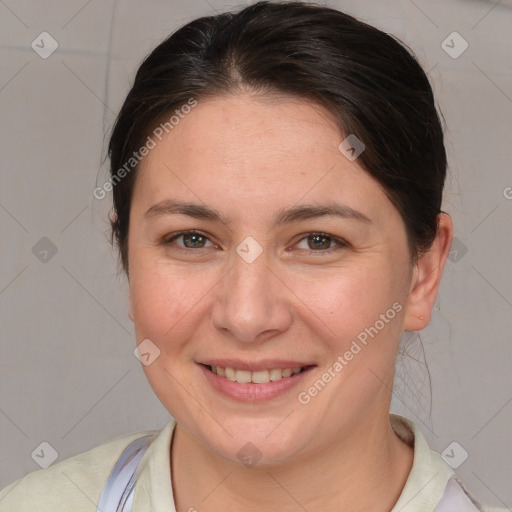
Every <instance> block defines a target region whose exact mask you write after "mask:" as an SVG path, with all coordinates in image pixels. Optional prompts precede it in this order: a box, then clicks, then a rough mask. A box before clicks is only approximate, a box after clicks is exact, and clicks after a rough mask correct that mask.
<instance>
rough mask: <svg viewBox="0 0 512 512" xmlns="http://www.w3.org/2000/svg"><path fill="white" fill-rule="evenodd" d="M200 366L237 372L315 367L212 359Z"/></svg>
mask: <svg viewBox="0 0 512 512" xmlns="http://www.w3.org/2000/svg"><path fill="white" fill-rule="evenodd" d="M199 364H204V365H207V366H220V367H222V368H234V369H236V370H247V371H250V372H257V371H261V370H272V369H273V368H280V369H281V370H284V369H286V368H291V369H293V368H304V367H306V366H315V365H314V364H312V363H304V362H300V361H284V360H282V359H281V360H277V359H264V360H262V361H257V362H256V361H241V360H239V359H210V360H208V361H199Z"/></svg>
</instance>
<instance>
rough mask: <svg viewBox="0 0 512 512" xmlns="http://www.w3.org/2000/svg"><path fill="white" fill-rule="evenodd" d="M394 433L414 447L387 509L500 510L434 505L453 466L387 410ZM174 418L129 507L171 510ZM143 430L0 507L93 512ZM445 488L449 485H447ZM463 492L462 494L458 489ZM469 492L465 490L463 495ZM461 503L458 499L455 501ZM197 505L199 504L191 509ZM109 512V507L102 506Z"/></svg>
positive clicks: (10, 491)
mask: <svg viewBox="0 0 512 512" xmlns="http://www.w3.org/2000/svg"><path fill="white" fill-rule="evenodd" d="M390 422H391V425H392V427H393V429H394V430H395V432H396V433H397V434H398V435H399V436H400V437H401V438H402V439H403V440H404V441H405V442H407V443H408V444H410V445H411V446H414V461H413V465H412V469H411V472H410V473H409V476H408V479H407V481H406V484H405V486H404V488H403V490H402V493H401V495H400V497H399V499H398V502H397V503H396V504H395V506H394V507H393V509H392V510H391V512H477V511H482V512H504V511H505V510H506V509H496V508H494V509H493V508H490V507H486V506H483V505H481V504H479V503H478V502H476V500H474V498H472V497H470V495H469V493H467V491H466V492H465V493H464V494H463V498H462V500H463V503H462V505H463V508H464V510H459V509H460V508H461V507H460V506H459V509H458V510H453V509H452V508H446V509H444V510H442V511H440V510H437V511H436V507H437V505H438V503H439V501H440V500H441V497H442V495H443V493H444V492H445V489H446V488H447V484H448V483H450V484H453V483H454V480H453V478H454V477H455V474H454V472H453V470H452V468H451V467H450V466H449V465H448V464H447V463H446V462H445V461H444V460H443V458H442V457H441V456H440V455H439V454H438V453H436V452H434V451H432V450H430V448H429V446H428V444H427V442H426V440H425V438H424V437H423V435H422V433H421V431H420V430H419V429H418V427H417V426H416V425H415V424H414V423H413V422H412V421H410V420H408V419H406V418H403V417H402V416H398V415H395V414H390ZM175 425H176V423H175V420H174V419H172V420H171V421H170V422H169V423H168V424H167V425H166V426H165V427H164V428H162V429H161V430H160V431H159V432H158V434H157V436H156V437H155V439H154V440H153V442H152V443H151V445H150V446H149V448H148V450H147V451H146V453H145V454H144V457H143V459H142V461H141V464H142V465H143V469H142V472H141V473H140V476H139V479H138V481H137V485H136V488H135V496H134V501H133V512H176V509H175V506H174V498H173V493H172V486H171V478H170V467H171V465H170V445H171V440H172V434H173V432H174V427H175ZM154 432H157V431H154V430H153V431H146V432H138V433H135V434H130V435H126V436H122V437H118V438H116V439H113V440H111V441H109V442H107V443H104V444H102V445H99V446H96V447H95V448H93V449H91V450H89V451H87V452H85V453H81V454H79V455H76V456H75V457H71V458H68V459H65V460H63V461H61V462H58V463H55V464H54V465H52V466H50V467H48V468H46V469H40V470H38V471H34V472H32V473H29V474H27V475H25V476H24V477H22V478H20V479H19V480H16V481H15V482H13V483H11V484H10V485H8V486H7V487H6V488H4V489H3V490H2V491H0V512H34V511H37V512H64V511H65V512H70V511H72V512H96V510H97V505H98V502H99V499H100V496H101V493H102V491H103V488H104V486H105V483H106V481H107V479H108V477H109V475H110V472H111V470H112V468H113V467H114V464H115V463H116V461H117V459H118V458H119V456H120V455H121V453H122V452H123V450H124V448H125V447H126V446H127V445H128V444H130V442H131V441H133V440H134V439H136V438H138V437H141V436H142V435H144V434H151V433H154ZM448 487H450V485H448ZM461 494H462V493H461ZM466 494H468V495H466ZM459 503H461V502H459ZM193 507H194V508H196V509H197V510H200V508H201V507H200V503H197V504H195V506H194V504H191V505H190V510H194V508H193ZM103 512H109V511H103Z"/></svg>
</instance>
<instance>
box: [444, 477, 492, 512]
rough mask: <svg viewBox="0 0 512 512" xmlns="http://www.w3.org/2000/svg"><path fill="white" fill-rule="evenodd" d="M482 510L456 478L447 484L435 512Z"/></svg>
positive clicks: (472, 511)
mask: <svg viewBox="0 0 512 512" xmlns="http://www.w3.org/2000/svg"><path fill="white" fill-rule="evenodd" d="M481 510H482V509H481V508H480V507H478V506H477V505H475V504H474V503H473V501H472V500H471V499H470V498H469V497H468V495H467V494H466V493H465V492H464V490H463V488H462V487H461V485H460V484H459V482H458V481H457V479H456V478H454V477H452V478H450V479H449V480H448V482H447V483H446V487H445V489H444V493H443V496H442V497H441V500H440V501H439V503H438V504H437V507H436V509H435V511H434V512H481Z"/></svg>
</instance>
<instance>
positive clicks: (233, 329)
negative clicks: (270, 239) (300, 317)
mask: <svg viewBox="0 0 512 512" xmlns="http://www.w3.org/2000/svg"><path fill="white" fill-rule="evenodd" d="M292 296H293V292H292V291H291V290H290V289H289V288H288V286H287V283H285V282H284V280H283V279H282V277H280V276H279V275H278V270H277V269H274V268H272V267H271V265H270V264H269V258H268V257H267V254H266V252H265V251H263V253H262V254H260V255H259V256H258V257H257V258H256V260H254V261H252V262H249V261H248V260H245V259H244V258H243V257H241V256H240V255H239V254H237V253H235V254H234V256H233V258H232V263H231V266H230V268H229V269H228V272H227V275H226V276H225V277H224V279H222V280H221V282H220V283H219V288H218V294H217V296H216V300H215V304H214V306H213V311H212V323H213V325H214V327H215V328H216V329H218V330H220V331H223V334H224V336H226V335H228V336H230V337H232V338H234V339H236V340H237V341H241V342H244V343H253V342H261V341H264V340H267V339H269V338H271V337H274V336H276V335H278V334H279V333H281V332H284V331H286V329H288V327H289V326H290V324H291V322H292V312H291V302H290V297H292Z"/></svg>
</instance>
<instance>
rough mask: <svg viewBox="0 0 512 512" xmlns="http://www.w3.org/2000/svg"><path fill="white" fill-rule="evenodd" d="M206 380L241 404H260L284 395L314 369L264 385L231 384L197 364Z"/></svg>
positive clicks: (312, 367) (248, 383)
mask: <svg viewBox="0 0 512 512" xmlns="http://www.w3.org/2000/svg"><path fill="white" fill-rule="evenodd" d="M199 367H200V369H201V371H202V372H203V375H204V376H205V377H206V380H208V382H209V383H210V384H211V385H212V386H213V387H214V388H215V389H216V390H217V391H220V392H221V393H222V394H224V395H226V396H228V397H230V398H233V399H235V400H240V401H242V402H262V401H265V400H271V399H272V398H275V397H276V396H279V395H282V394H284V393H285V392H286V391H288V390H289V389H291V388H292V387H293V386H296V385H297V384H298V383H299V382H301V381H302V380H303V378H304V376H305V375H309V373H310V372H311V370H313V369H314V368H315V367H314V366H311V367H309V368H307V369H306V370H304V371H302V372H300V373H296V374H295V375H291V376H290V377H283V378H282V379H280V380H276V381H270V382H267V383H266V384H255V383H254V382H247V383H240V382H233V381H231V380H229V379H226V378H225V377H220V376H219V375H217V374H216V373H213V372H211V371H210V370H209V369H208V368H207V367H206V366H205V365H203V364H199Z"/></svg>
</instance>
